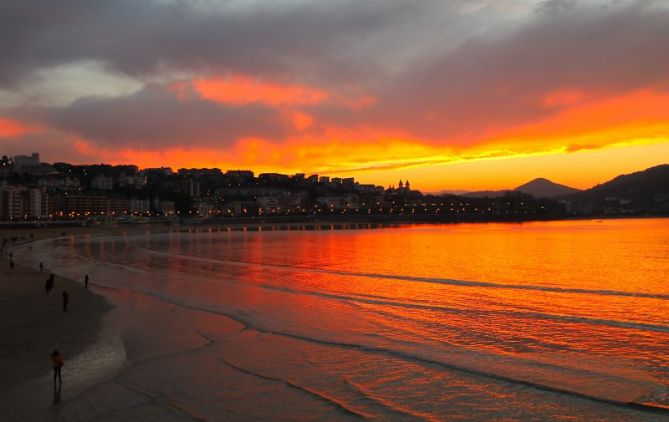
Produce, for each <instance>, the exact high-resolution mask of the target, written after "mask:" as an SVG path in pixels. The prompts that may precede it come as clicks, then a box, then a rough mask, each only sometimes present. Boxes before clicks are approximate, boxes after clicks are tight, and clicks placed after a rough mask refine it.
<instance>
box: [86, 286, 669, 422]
mask: <svg viewBox="0 0 669 422" xmlns="http://www.w3.org/2000/svg"><path fill="white" fill-rule="evenodd" d="M99 286H100V287H102V288H103V289H110V290H120V291H132V292H136V293H140V294H145V295H147V296H150V297H153V298H154V299H157V300H160V301H163V302H165V303H169V304H171V305H174V306H179V307H182V308H185V309H191V310H195V311H200V312H207V313H212V314H216V315H221V316H224V317H227V318H230V319H232V320H234V321H236V322H237V323H239V324H241V325H242V326H243V327H244V329H247V330H248V329H251V330H254V331H257V332H260V333H263V334H270V335H275V336H279V337H284V338H290V339H294V340H298V341H304V342H308V343H313V344H318V345H322V346H326V347H337V348H342V349H350V350H358V351H362V352H365V353H372V354H381V355H385V356H391V357H395V358H399V359H401V360H404V361H410V362H413V363H417V364H420V365H429V366H435V367H440V368H443V369H445V370H452V371H457V372H460V373H463V374H467V375H473V376H479V377H484V378H487V379H491V380H496V381H501V382H506V383H510V384H515V385H520V386H524V387H528V388H532V389H535V390H540V391H545V392H549V393H557V394H563V395H567V396H570V397H574V398H578V399H583V400H588V401H592V402H596V403H601V404H606V405H612V406H616V407H619V408H624V409H627V410H632V411H642V412H650V413H655V414H662V415H667V416H669V408H667V407H665V406H663V405H660V404H655V403H640V402H635V401H623V400H618V399H614V398H608V397H603V396H598V395H594V394H590V393H587V392H582V391H576V390H571V389H568V388H563V387H558V386H554V385H550V384H546V383H542V382H536V381H533V380H528V379H523V378H518V377H514V376H511V375H506V374H500V373H495V372H491V371H487V370H485V369H480V368H476V367H471V366H465V365H463V364H457V363H453V362H444V361H442V360H438V359H434V358H429V357H426V356H420V355H417V354H414V353H408V352H406V351H401V350H394V349H390V348H387V347H378V346H372V345H366V344H358V343H353V342H343V341H334V340H328V339H321V338H315V337H310V336H307V335H304V334H298V333H292V332H286V331H280V330H273V329H267V328H263V327H260V326H257V325H255V324H253V323H252V322H251V321H249V320H248V319H247V318H243V317H241V316H239V315H235V313H233V312H230V311H227V312H226V311H223V310H221V309H220V307H218V306H214V305H210V306H208V305H203V304H193V303H189V302H186V301H184V300H183V299H178V298H174V297H172V296H169V295H165V294H160V293H157V292H154V291H149V290H141V289H132V288H117V287H110V286H105V285H99ZM542 366H545V364H544V365H542ZM557 368H560V367H557ZM562 369H564V368H562ZM282 381H283V380H282ZM299 388H302V387H299ZM370 399H372V400H375V399H374V398H373V397H370Z"/></svg>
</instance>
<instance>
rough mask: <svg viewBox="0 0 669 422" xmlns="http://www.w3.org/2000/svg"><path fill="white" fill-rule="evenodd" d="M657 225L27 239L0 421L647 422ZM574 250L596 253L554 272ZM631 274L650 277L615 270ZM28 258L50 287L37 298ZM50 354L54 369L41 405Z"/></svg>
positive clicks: (178, 231) (653, 407)
mask: <svg viewBox="0 0 669 422" xmlns="http://www.w3.org/2000/svg"><path fill="white" fill-rule="evenodd" d="M668 223H669V221H667V220H661V219H660V220H621V221H613V220H611V221H605V222H597V221H592V222H587V221H577V222H575V221H572V222H553V223H531V224H524V225H510V224H490V225H449V226H409V227H400V228H395V229H379V230H334V229H333V230H310V229H303V230H296V231H293V230H291V231H274V230H270V231H267V230H264V229H263V230H252V231H240V230H231V231H227V230H225V229H223V230H220V231H219V230H218V229H216V228H214V229H213V230H212V229H210V228H209V227H189V228H183V227H182V228H166V227H153V228H152V227H147V226H142V227H137V226H128V227H127V229H126V227H123V228H122V229H120V228H112V229H77V231H76V236H73V235H74V234H75V231H74V230H72V231H71V232H70V233H67V232H66V233H65V235H64V236H61V234H62V233H56V236H53V235H54V233H53V232H52V233H50V234H49V233H42V232H39V233H38V232H35V233H34V235H33V240H34V242H31V243H26V244H23V245H20V246H17V247H16V248H15V259H16V260H17V263H18V264H24V265H29V267H30V268H26V267H22V266H20V265H18V266H17V267H16V268H15V270H14V272H15V273H14V274H12V275H9V273H8V271H9V267H8V265H7V261H3V271H2V272H0V273H1V274H2V277H3V278H2V283H3V284H2V286H3V289H6V290H4V291H6V292H7V294H6V295H3V300H5V301H7V302H11V303H13V304H12V305H11V306H10V307H4V306H3V309H4V311H3V312H6V313H5V314H3V319H4V320H6V321H11V323H10V324H9V325H7V326H6V328H5V326H3V330H6V331H8V332H14V331H16V333H13V334H12V335H13V336H14V337H13V338H12V339H11V341H8V342H3V347H5V349H6V353H7V355H8V356H9V355H11V356H12V359H14V360H15V363H14V362H9V361H7V364H6V367H3V368H2V369H3V373H7V374H9V375H8V376H7V377H6V380H12V381H11V383H10V382H9V381H7V384H6V387H5V384H2V391H3V392H4V394H3V395H2V398H1V399H0V410H1V411H2V414H3V415H4V414H7V415H11V416H12V420H54V421H84V420H91V419H95V420H147V419H148V420H160V421H170V420H240V419H251V420H275V419H281V420H349V419H358V418H378V419H393V420H444V419H447V420H448V419H453V418H463V417H465V418H466V419H470V420H489V419H518V420H526V419H533V418H534V419H536V418H541V419H544V420H551V419H564V418H569V419H572V420H662V419H663V418H665V417H666V410H665V409H663V406H666V404H667V403H668V400H669V388H668V387H669V386H668V385H667V383H666V374H667V373H669V372H668V371H669V367H668V366H667V365H666V364H665V362H667V356H668V355H669V350H668V349H667V347H666V344H667V343H666V340H667V338H668V337H667V335H668V334H667V333H669V328H668V327H667V326H666V301H667V300H669V297H668V296H667V295H666V294H664V293H662V292H663V291H664V290H663V282H664V279H663V278H662V276H661V273H662V271H661V270H662V269H663V268H665V267H666V262H665V261H664V257H665V249H666V236H665V235H664V234H663V233H666V232H665V231H664V230H663V229H664V228H666V225H667V224H668ZM168 231H169V232H168ZM28 233H29V232H28ZM574 233H577V234H578V235H574ZM575 236H576V237H575ZM578 236H586V237H587V239H588V240H589V242H591V243H592V244H593V245H597V247H593V248H591V250H590V251H585V252H581V254H580V255H578V257H579V259H581V261H579V263H578V266H577V267H574V266H573V263H574V262H575V259H576V257H577V255H575V254H574V252H573V251H574V247H573V245H574V244H575V243H578V242H580V239H579V238H578ZM621 237H623V238H624V239H625V241H621ZM482 239H485V240H486V242H485V243H484V242H482ZM629 244H634V245H635V247H634V248H631V249H630V248H629V247H627V246H624V247H623V246H621V245H629ZM406 245H411V247H410V248H406V247H405V246H406ZM536 245H544V246H545V249H546V250H547V252H545V253H544V252H537V251H539V249H538V248H536ZM462 250H466V251H467V253H461V251H462ZM630 250H631V251H633V252H630ZM511 254H513V255H511ZM637 255H639V256H645V257H646V259H647V260H648V262H651V261H652V262H653V263H654V264H653V265H652V266H648V267H640V266H633V265H629V262H634V261H635V257H636V256H637ZM40 260H43V261H44V262H45V264H46V267H47V271H50V270H53V271H54V272H55V273H56V274H58V275H57V276H56V289H55V292H54V293H53V294H52V296H46V295H45V294H44V288H43V287H44V286H43V285H44V283H43V282H44V279H46V274H47V271H45V273H44V274H40V273H39V272H38V271H37V270H36V268H37V266H36V265H37V264H38V263H39V262H40ZM474 263H475V264H476V265H473V264H474ZM511 264H513V265H511ZM500 268H502V269H503V271H500V270H499V269H500ZM84 274H90V275H91V285H90V288H89V289H88V290H86V289H84V288H83V286H82V284H81V280H82V277H83V275H84ZM19 279H20V280H23V282H22V284H18V283H15V281H18V280H19ZM67 279H70V280H72V281H67ZM639 280H643V283H639ZM12 283H14V284H12ZM19 287H20V288H19ZM63 287H65V288H67V289H68V291H72V292H73V293H71V300H70V307H71V308H70V311H68V313H67V315H64V313H63V312H62V309H61V302H60V301H59V300H58V299H60V297H59V296H58V294H59V293H60V292H59V289H61V288H63ZM12 289H14V290H12ZM15 298H16V299H15ZM84 304H85V305H84ZM44 305H46V306H44ZM12 314H15V316H14V317H12ZM70 317H71V318H70ZM12 318H14V319H12ZM44 333H46V334H44ZM63 336H64V337H65V338H66V340H65V341H63V340H62V338H63ZM10 347H11V348H14V349H13V350H14V351H12V350H10ZM54 348H58V350H60V351H61V353H63V355H64V356H65V361H66V364H65V367H64V369H63V379H64V381H63V387H62V389H61V391H60V393H59V394H56V393H55V392H54V389H53V381H52V374H51V362H50V359H49V354H50V353H51V351H52V350H53V349H54ZM15 351H19V352H21V351H25V352H26V353H15ZM4 362H5V360H3V365H5V363H4ZM35 362H38V365H39V367H38V368H37V367H36V366H35ZM4 369H6V371H5V370H4Z"/></svg>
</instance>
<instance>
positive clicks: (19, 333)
mask: <svg viewBox="0 0 669 422" xmlns="http://www.w3.org/2000/svg"><path fill="white" fill-rule="evenodd" d="M22 246H25V244H23V245H22ZM15 258H16V257H15ZM15 260H16V259H15ZM0 268H1V269H0V275H1V281H0V318H2V320H3V323H2V325H1V327H0V337H1V338H2V340H0V341H1V343H0V354H1V356H2V359H0V373H2V374H3V377H1V378H0V391H3V392H4V393H3V394H2V396H1V397H0V408H2V409H3V414H4V415H6V416H11V417H12V419H14V420H21V419H26V418H27V419H31V418H33V417H36V414H35V413H36V412H37V413H40V414H41V413H43V412H48V411H49V409H50V407H51V406H52V405H54V404H57V403H58V402H60V401H61V400H67V399H69V398H71V397H72V395H73V394H76V391H78V390H81V389H82V388H87V385H86V378H90V376H91V375H92V373H91V368H96V371H98V372H99V371H100V370H104V368H103V367H104V365H102V367H100V366H99V362H97V363H96V361H95V356H91V352H92V351H93V350H94V349H95V345H96V344H97V343H99V342H101V341H106V340H105V339H103V332H104V320H105V317H106V315H108V314H109V313H110V311H111V310H112V309H113V306H112V304H111V302H110V301H109V300H108V299H106V298H105V297H104V296H103V295H100V294H98V293H95V292H93V291H91V289H86V288H84V286H83V283H82V282H79V281H75V280H71V279H68V278H64V277H61V276H59V275H58V274H55V285H54V289H53V291H52V292H51V293H50V294H48V295H47V294H46V291H45V288H44V284H45V281H46V279H47V277H48V276H49V274H51V272H50V271H49V269H48V268H45V269H44V272H43V273H40V271H39V269H35V268H31V267H29V266H26V265H24V264H19V263H16V265H15V267H14V269H13V270H10V268H9V257H8V256H6V255H5V256H2V257H1V258H0ZM63 291H67V292H68V295H69V304H68V310H67V312H64V311H63V302H62V296H61V295H62V292H63ZM53 350H59V351H60V353H61V354H62V355H63V356H64V358H65V365H64V366H63V370H62V376H63V385H62V386H61V388H60V389H59V390H58V389H55V388H54V387H55V385H54V383H53V375H52V364H51V359H50V354H51V352H52V351H53ZM93 372H95V371H93ZM93 375H94V374H93ZM26 392H28V393H27V394H26ZM42 417H43V415H42V416H40V419H41V418H42Z"/></svg>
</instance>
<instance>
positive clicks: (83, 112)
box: [20, 86, 288, 149]
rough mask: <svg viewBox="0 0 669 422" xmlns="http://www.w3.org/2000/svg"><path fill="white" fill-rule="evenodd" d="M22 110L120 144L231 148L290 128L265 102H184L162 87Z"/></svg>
mask: <svg viewBox="0 0 669 422" xmlns="http://www.w3.org/2000/svg"><path fill="white" fill-rule="evenodd" d="M20 113H21V114H22V115H23V116H25V117H26V118H29V119H31V120H33V121H39V122H41V123H43V124H44V125H47V126H49V127H50V128H52V129H55V130H58V131H62V132H65V133H70V134H73V135H76V136H78V137H81V138H85V139H88V140H90V141H91V142H95V143H97V144H98V145H104V146H106V147H118V148H120V147H127V146H135V147H138V148H140V149H156V148H163V147H173V146H175V145H179V146H205V145H206V146H214V145H215V146H217V147H219V148H226V147H228V146H230V145H232V144H233V143H234V142H235V141H237V140H238V139H239V138H243V137H248V136H260V137H269V138H274V139H280V138H282V137H283V136H284V134H285V131H286V128H287V127H288V123H287V122H286V121H285V120H284V118H283V117H282V116H281V115H279V114H278V113H277V112H275V111H274V110H272V109H270V108H267V107H264V106H261V105H246V106H243V107H226V106H224V105H221V104H217V103H213V102H210V101H202V100H198V99H187V100H183V99H179V98H178V97H177V96H175V95H174V94H173V93H172V92H171V91H169V90H168V89H166V88H165V87H161V86H149V87H146V88H144V89H142V90H140V91H138V92H136V93H133V94H130V95H127V96H119V97H90V98H82V99H79V100H77V101H76V102H74V103H72V104H71V105H69V106H64V107H39V108H27V109H24V110H21V111H20Z"/></svg>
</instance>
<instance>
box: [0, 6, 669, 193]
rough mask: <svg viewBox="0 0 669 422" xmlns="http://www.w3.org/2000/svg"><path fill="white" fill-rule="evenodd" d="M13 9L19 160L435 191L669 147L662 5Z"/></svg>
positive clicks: (7, 100)
mask: <svg viewBox="0 0 669 422" xmlns="http://www.w3.org/2000/svg"><path fill="white" fill-rule="evenodd" d="M3 9H4V10H3V15H4V16H5V17H6V24H4V25H2V27H0V36H2V38H3V39H5V40H15V41H14V42H13V43H12V42H7V43H3V45H2V51H0V54H2V55H3V67H2V69H1V70H0V149H1V150H2V151H4V152H5V153H7V154H9V155H17V154H23V153H26V152H30V151H40V153H41V154H42V158H43V160H44V161H48V162H55V161H63V162H71V163H76V164H85V163H96V162H97V163H100V162H105V163H110V164H124V163H134V164H136V165H138V166H140V167H158V166H161V165H165V166H170V167H173V168H180V167H183V168H211V167H216V168H222V169H234V168H249V169H253V170H254V171H256V172H258V173H263V172H277V173H284V174H294V173H307V174H312V173H315V174H320V175H330V176H339V177H355V178H356V179H357V180H362V181H364V182H365V183H372V184H379V185H384V186H385V185H387V184H388V181H397V180H399V179H403V180H405V179H409V180H411V182H412V184H413V185H414V186H416V187H418V188H419V189H420V190H422V191H424V192H434V191H440V190H448V189H451V190H456V189H463V190H482V189H504V188H512V187H514V186H518V185H520V184H522V183H525V182H527V181H528V180H531V179H533V178H535V177H545V178H548V179H551V180H553V181H556V182H558V183H561V184H565V185H569V186H573V187H575V188H579V189H585V188H589V187H592V186H594V185H596V184H598V183H603V182H605V181H607V180H609V179H611V178H612V177H614V176H616V175H618V174H625V173H630V172H632V171H636V170H640V169H644V168H649V167H652V166H654V165H658V164H662V163H663V162H666V158H665V157H668V156H669V123H668V122H669V94H668V93H667V86H668V85H667V84H668V83H669V80H667V77H666V75H667V70H668V69H669V53H667V50H666V48H664V46H665V44H666V42H667V40H669V29H668V28H669V10H668V9H667V6H666V4H663V3H662V2H660V1H647V2H643V4H639V2H634V1H616V2H613V1H608V0H591V1H587V2H575V1H565V0H553V1H521V0H507V1H489V0H477V1H469V2H460V1H448V2H444V1H426V2H421V4H420V5H415V4H408V3H406V2H402V1H383V2H367V3H365V4H358V3H356V2H341V3H337V4H331V3H326V2H306V1H301V0H291V1H287V0H286V1H277V2H272V4H271V5H264V4H261V3H258V2H251V1H235V2H225V3H217V2H205V1H202V2H200V1H195V2H188V3H185V2H173V1H160V2H146V3H141V4H139V5H138V4H137V3H135V2H129V1H115V2H105V3H104V4H102V3H97V2H96V3H91V2H85V1H81V0H68V1H66V2H63V4H62V5H61V7H59V8H58V9H57V10H49V13H48V14H43V13H39V12H38V8H35V7H33V5H31V4H30V2H25V1H14V0H11V1H9V2H7V4H6V5H4V6H3ZM47 15H48V16H47ZM26 31H29V34H30V36H26V35H27V34H28V33H27V32H26ZM109 34H113V36H110V35H109ZM25 51H30V52H31V54H29V55H26V54H22V53H21V52H25Z"/></svg>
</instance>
